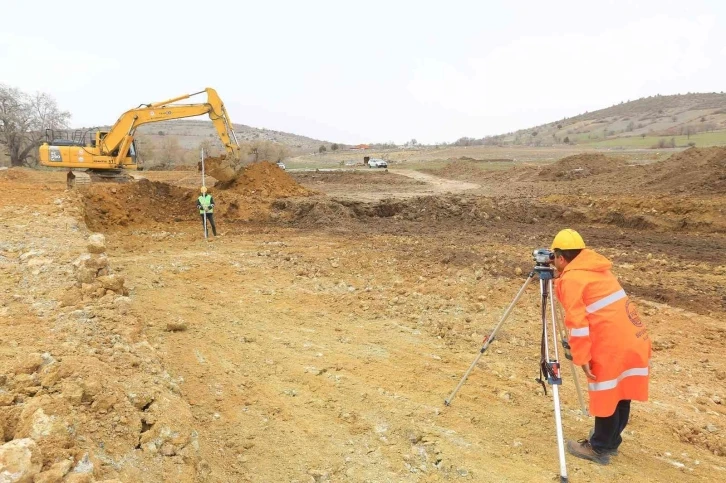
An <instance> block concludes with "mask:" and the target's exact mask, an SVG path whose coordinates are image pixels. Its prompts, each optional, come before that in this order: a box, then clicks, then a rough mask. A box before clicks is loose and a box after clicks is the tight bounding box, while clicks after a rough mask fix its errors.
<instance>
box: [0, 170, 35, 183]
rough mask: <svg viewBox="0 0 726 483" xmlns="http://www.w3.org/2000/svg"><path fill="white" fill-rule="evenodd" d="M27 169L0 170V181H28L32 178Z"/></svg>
mask: <svg viewBox="0 0 726 483" xmlns="http://www.w3.org/2000/svg"><path fill="white" fill-rule="evenodd" d="M31 174H32V173H31V170H30V169H29V168H8V169H0V180H3V181H6V180H7V181H28V180H30V179H31V178H32V176H31Z"/></svg>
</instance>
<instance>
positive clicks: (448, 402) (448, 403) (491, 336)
mask: <svg viewBox="0 0 726 483" xmlns="http://www.w3.org/2000/svg"><path fill="white" fill-rule="evenodd" d="M533 277H534V272H532V273H530V274H529V276H528V277H527V280H525V282H524V285H522V288H520V289H519V292H517V295H516V296H515V297H514V300H512V303H511V304H509V307H507V310H505V311H504V315H502V318H501V319H499V323H498V324H497V325H496V327H494V330H492V333H491V334H489V337H487V339H486V341H485V342H484V345H483V346H482V347H481V349H479V354H478V355H477V356H476V359H474V362H472V363H471V365H470V366H469V369H467V370H466V372H465V373H464V376H463V377H462V378H461V380H460V381H459V384H458V385H457V386H456V388H455V389H454V391H453V392H452V393H451V395H449V398H448V399H445V400H444V404H445V405H446V406H451V401H453V400H454V397H456V393H457V392H459V389H461V386H463V385H464V382H465V381H466V379H467V378H468V377H469V374H470V373H471V371H472V370H474V367H475V366H476V364H477V362H479V359H481V356H482V355H484V352H485V351H486V350H487V347H489V344H491V343H492V341H493V340H494V335H495V334H496V333H497V331H498V330H499V328H500V327H501V326H502V324H503V323H504V321H505V320H507V317H509V313H510V312H511V311H512V309H513V308H514V306H515V305H516V304H517V301H518V300H519V299H520V298H521V297H522V294H523V293H524V289H526V288H527V285H529V282H531V281H532V278H533Z"/></svg>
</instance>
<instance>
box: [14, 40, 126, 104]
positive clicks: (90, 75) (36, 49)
mask: <svg viewBox="0 0 726 483" xmlns="http://www.w3.org/2000/svg"><path fill="white" fill-rule="evenodd" d="M58 34H59V38H62V32H58ZM66 47H67V46H65V45H63V42H57V43H51V42H49V41H47V40H45V39H44V38H41V37H31V36H24V35H23V36H21V35H16V34H12V33H0V59H2V62H0V79H1V80H2V82H4V83H7V84H10V85H14V86H18V87H20V86H22V89H23V90H26V91H35V90H38V91H52V92H64V91H65V92H69V91H77V90H78V89H82V88H83V87H86V86H89V85H93V84H97V83H98V82H99V80H98V78H99V77H101V76H103V75H107V76H110V75H111V74H113V73H114V72H119V71H120V65H119V63H118V62H117V61H115V60H112V59H107V58H104V57H100V56H98V55H93V54H90V53H88V52H84V51H81V50H76V49H73V48H72V47H71V48H66ZM125 75H127V76H133V75H135V73H134V72H133V70H132V69H129V71H128V72H127V73H126V74H125Z"/></svg>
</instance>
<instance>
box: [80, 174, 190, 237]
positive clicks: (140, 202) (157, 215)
mask: <svg viewBox="0 0 726 483" xmlns="http://www.w3.org/2000/svg"><path fill="white" fill-rule="evenodd" d="M196 198H197V193H196V191H192V190H188V189H184V188H179V187H177V186H172V185H169V184H166V183H159V182H153V181H149V180H145V179H142V180H140V181H139V182H138V183H129V184H119V185H108V184H92V185H91V186H90V187H89V188H88V191H87V192H86V193H84V207H85V220H86V224H87V225H88V227H89V228H91V229H92V230H103V229H106V230H108V229H112V228H113V227H126V226H129V225H136V224H145V223H150V222H170V221H187V220H192V219H194V220H196V217H197V216H198V211H197V210H196Z"/></svg>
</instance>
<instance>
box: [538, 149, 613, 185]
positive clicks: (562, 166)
mask: <svg viewBox="0 0 726 483" xmlns="http://www.w3.org/2000/svg"><path fill="white" fill-rule="evenodd" d="M626 164H627V163H626V161H625V160H624V159H621V158H614V157H610V156H605V155H604V154H576V155H574V156H568V157H566V158H562V159H560V160H559V161H557V162H556V163H554V164H552V165H551V166H547V167H546V168H545V169H540V170H539V173H538V175H537V177H538V179H540V180H543V181H566V180H572V179H580V178H587V177H588V176H595V175H599V174H605V173H612V172H614V171H618V170H620V169H622V168H624V167H625V165H626Z"/></svg>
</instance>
